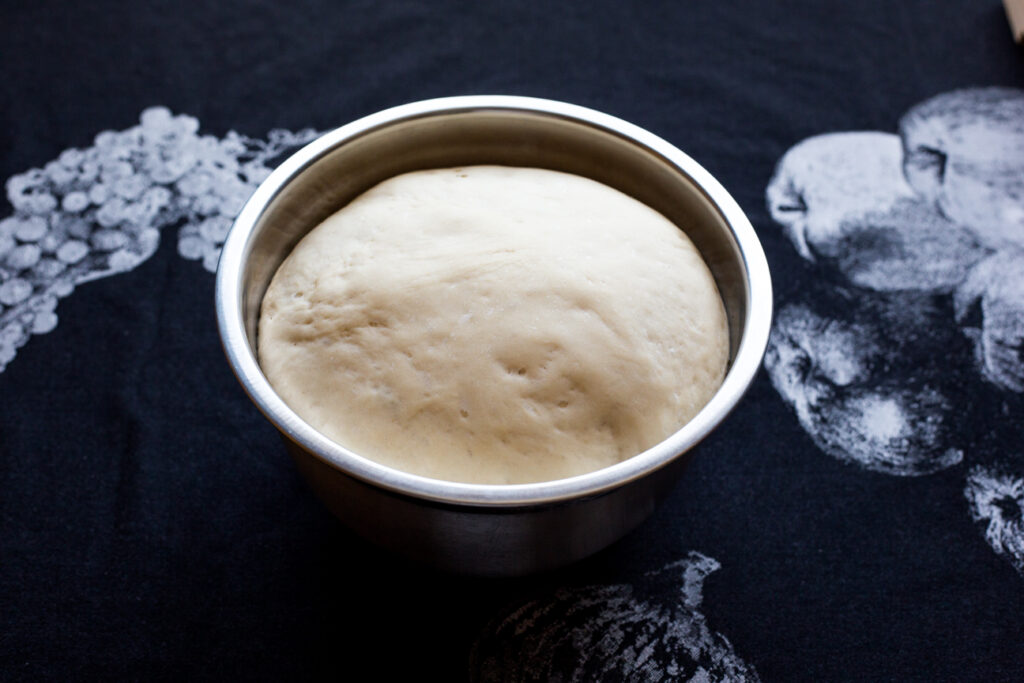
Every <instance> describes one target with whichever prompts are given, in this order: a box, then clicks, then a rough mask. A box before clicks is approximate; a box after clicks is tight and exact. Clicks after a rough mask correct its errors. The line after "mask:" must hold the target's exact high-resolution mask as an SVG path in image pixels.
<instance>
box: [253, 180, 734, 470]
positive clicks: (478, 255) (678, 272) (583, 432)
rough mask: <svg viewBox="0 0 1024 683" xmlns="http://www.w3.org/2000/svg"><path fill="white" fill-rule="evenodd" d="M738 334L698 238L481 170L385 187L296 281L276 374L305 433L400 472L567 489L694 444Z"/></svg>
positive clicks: (614, 201) (279, 282)
mask: <svg viewBox="0 0 1024 683" xmlns="http://www.w3.org/2000/svg"><path fill="white" fill-rule="evenodd" d="M728 347H729V344H728V332H727V328H726V322H725V313H724V310H723V307H722V302H721V299H720V297H719V295H718V290H717V289H716V287H715V283H714V280H713V279H712V277H711V274H710V273H709V271H708V269H707V267H706V266H705V264H704V262H703V261H702V260H701V257H700V256H699V254H698V252H697V250H696V249H695V248H694V246H693V244H692V243H691V242H690V240H689V239H688V238H687V237H686V236H685V235H684V234H683V232H682V231H680V230H679V228H677V227H676V226H675V225H673V224H672V223H670V222H669V221H668V220H667V219H666V218H664V217H663V216H662V215H660V214H659V213H657V212H655V211H654V210H652V209H650V208H648V207H647V206H645V205H643V204H641V203H640V202H638V201H636V200H634V199H632V198H630V197H628V196H626V195H624V194H622V193H620V192H618V191H616V190H613V189H611V188H609V187H606V186H604V185H602V184H600V183H597V182H595V181H592V180H588V179H585V178H582V177H579V176H575V175H569V174H566V173H558V172H554V171H546V170H540V169H529V168H508V167H500V166H474V167H467V168H456V169H437V170H430V171H419V172H415V173H409V174H406V175H401V176H397V177H395V178H392V179H390V180H387V181H385V182H383V183H381V184H380V185H378V186H376V187H374V188H373V189H371V190H370V191H368V192H366V193H365V194H363V195H361V196H360V197H358V198H357V199H356V200H354V201H353V202H352V203H350V204H349V205H348V206H346V207H345V208H343V209H342V210H341V211H339V212H338V213H336V214H334V215H333V216H331V217H330V218H328V219H327V220H326V221H324V222H323V223H322V224H321V225H319V226H318V227H317V228H316V229H314V230H313V231H312V232H310V233H309V234H308V235H307V236H306V237H305V238H304V239H303V240H302V241H301V242H300V243H299V245H298V246H297V247H296V248H295V250H294V251H293V252H292V254H291V255H290V256H289V257H288V258H287V259H286V260H285V262H284V263H283V264H282V265H281V267H280V269H279V270H278V272H277V274H276V275H275V276H274V279H273V281H272V282H271V283H270V287H269V289H268V290H267V293H266V296H265V297H264V299H263V308H262V313H261V318H260V326H259V356H260V363H261V365H262V367H263V370H264V371H265V373H266V375H267V377H268V378H269V380H270V382H271V384H272V385H273V386H274V388H275V389H276V390H277V392H278V393H279V394H280V395H281V397H282V398H283V399H284V400H285V401H286V402H287V403H288V404H289V405H290V406H291V407H292V409H293V410H295V412H296V413H298V414H299V415H300V416H301V417H302V418H303V419H305V420H306V421H307V422H309V424H311V425H312V426H313V427H315V428H316V429H318V430H320V431H321V432H322V433H324V434H325V435H327V436H328V437H330V438H332V439H333V440H335V441H337V442H338V443H340V444H342V445H344V446H346V447H347V448H349V449H351V450H353V451H355V452H356V453H359V454H360V455H363V456H365V457H367V458H370V459H373V460H376V461H378V462H380V463H383V464H386V465H389V466H391V467H394V468H397V469H400V470H404V471H407V472H412V473H415V474H420V475H424V476H427V477H433V478H437V479H448V480H454V481H462V482H476V483H488V484H511V483H524V482H533V481H543V480H551V479H560V478H563V477H569V476H573V475H577V474H582V473H585V472H589V471H592V470H596V469H599V468H602V467H606V466H608V465H612V464H614V463H617V462H619V461H621V460H623V459H625V458H629V457H631V456H633V455H635V454H637V453H640V452H641V451H643V450H645V449H647V448H649V447H650V446H653V445H654V444H656V443H658V442H659V441H661V440H663V439H664V438H665V437H667V436H668V435H669V434H671V433H672V432H674V431H676V430H677V429H679V428H680V427H681V426H682V425H683V424H684V423H686V422H687V421H688V420H689V419H690V418H691V417H693V416H694V415H695V414H696V413H697V411H698V410H700V408H701V407H702V406H703V405H704V404H705V403H706V402H707V401H708V400H709V399H710V398H711V396H712V394H714V392H715V390H716V389H717V388H718V386H719V385H720V383H721V381H722V378H723V375H724V372H725V367H726V362H727V357H728Z"/></svg>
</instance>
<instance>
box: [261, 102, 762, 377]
mask: <svg viewBox="0 0 1024 683" xmlns="http://www.w3.org/2000/svg"><path fill="white" fill-rule="evenodd" d="M474 164H498V165H506V166H531V167H537V168H547V169H552V170H557V171H565V172H568V173H574V174H577V175H581V176H585V177H589V178H592V179H594V180H597V181H599V182H602V183H605V184H606V185H610V186H611V187H614V188H616V189H618V190H620V191H622V192H624V193H626V194H628V195H630V196H632V197H634V198H636V199H638V200H639V201H641V202H643V203H645V204H647V205H648V206H651V207H652V208H654V209H656V210H657V211H659V212H661V213H662V214H663V215H664V216H666V217H667V218H668V219H669V220H671V221H672V222H673V223H675V224H676V225H678V226H680V227H681V228H682V229H683V230H684V231H685V232H686V233H687V234H688V235H689V237H690V239H692V240H693V242H694V244H695V245H696V246H697V248H698V249H699V250H700V251H701V254H702V255H703V257H704V259H705V261H706V262H707V264H708V266H709V268H710V269H711V272H712V274H713V275H714V277H715V280H716V282H717V284H718V288H719V291H720V293H721V294H722V299H723V301H724V303H725V308H726V315H727V318H728V323H729V334H730V342H731V354H730V357H733V356H735V353H736V349H737V347H738V344H739V341H740V338H741V337H742V334H743V321H744V319H745V317H746V309H747V305H748V292H747V289H746V278H745V275H744V266H743V257H742V254H741V252H740V249H739V245H738V243H737V241H736V239H735V237H734V236H733V234H732V231H731V230H730V229H729V227H728V225H727V223H726V221H725V219H724V218H723V216H722V214H721V213H720V212H719V211H718V209H716V208H715V206H714V204H713V203H712V202H711V201H710V199H709V198H708V197H707V195H706V194H705V193H704V192H703V191H702V190H701V189H700V188H699V187H698V186H697V185H696V184H695V183H694V182H692V181H690V179H689V178H688V177H687V176H685V173H684V172H683V171H681V170H680V169H679V168H678V167H677V166H675V165H674V164H672V163H671V162H670V161H668V160H667V159H665V158H664V157H662V156H660V155H658V154H657V153H655V152H652V151H651V150H649V149H648V148H646V147H644V146H642V145H640V144H638V143H637V142H635V141H633V140H630V139H628V138H626V137H623V136H621V135H618V134H615V133H613V132H609V131H608V130H605V129H603V128H598V127H595V126H593V125H591V124H588V123H585V122H580V121H576V120H572V119H566V118H562V117H559V116H555V115H552V114H544V113H536V112H524V111H516V110H511V111H510V110H500V109H495V110H490V109H471V110H466V111H456V112H451V113H443V114H431V115H428V116H423V117H419V118H413V119H407V120H402V121H399V122H397V123H395V122H393V123H389V124H388V125H386V126H381V127H378V128H375V129H369V130H365V131H363V132H362V133H360V134H358V135H356V136H354V137H352V138H350V139H348V140H346V141H345V142H344V143H343V144H341V145H339V146H336V147H334V148H333V149H331V150H329V151H327V152H325V153H324V154H322V155H321V156H319V157H318V158H316V159H315V160H313V161H312V162H310V163H309V164H308V165H307V166H306V168H305V169H304V170H303V171H302V173H301V174H300V175H299V176H297V177H295V178H293V179H292V180H291V182H289V183H287V184H286V185H285V186H284V187H283V188H282V189H281V190H280V191H279V192H278V194H277V195H276V196H275V197H274V198H273V199H272V200H271V201H270V202H269V204H268V206H267V207H266V210H265V211H264V212H263V214H262V215H261V217H260V218H259V221H258V222H257V224H256V226H255V229H254V230H253V232H252V234H251V236H250V239H249V243H248V245H247V249H248V255H247V256H248V257H247V258H245V260H244V263H245V264H246V265H245V270H244V273H243V282H244V286H243V289H242V297H243V301H242V311H243V312H244V319H245V325H246V333H247V336H248V342H249V345H250V347H251V348H252V350H253V353H254V354H255V353H256V329H257V323H258V318H259V308H260V304H261V302H262V299H263V294H264V292H265V291H266V289H267V286H268V285H269V283H270V280H271V278H272V277H273V275H274V272H275V271H276V270H277V268H278V266H279V265H280V264H281V262H282V261H283V260H284V258H285V257H286V256H287V255H288V254H289V253H290V252H291V250H292V248H293V247H294V246H295V244H296V243H297V242H298V241H299V240H300V239H301V238H302V237H303V236H304V235H305V234H306V233H307V232H308V231H309V230H311V229H312V228H313V227H315V226H316V225H318V224H319V223H320V222H321V221H323V220H324V219H325V218H327V217H328V216H330V215H331V214H332V213H334V212H335V211H337V210H338V209H340V208H341V207H343V206H344V205H345V204H347V203H348V202H349V201H351V200H352V199H354V198H355V197H356V196H358V195H359V194H360V193H362V192H364V191H366V190H368V189H369V188H371V187H373V186H374V185H376V184H377V183H379V182H381V181H383V180H385V179H387V178H390V177H392V176H395V175H398V174H400V173H405V172H408V171H414V170H421V169H429V168H445V167H457V166H469V165H474Z"/></svg>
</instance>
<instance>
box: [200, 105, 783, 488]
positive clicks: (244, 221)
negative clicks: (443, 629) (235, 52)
mask: <svg viewBox="0 0 1024 683" xmlns="http://www.w3.org/2000/svg"><path fill="white" fill-rule="evenodd" d="M474 111H502V112H514V113H521V114H523V115H533V116H548V117H554V118H558V119H564V120H569V121H571V122H575V123H578V124H581V125H584V126H588V127H591V128H594V129H597V130H599V131H603V132H605V133H611V134H613V135H616V136H619V137H621V138H624V139H626V140H628V141H630V142H632V143H634V144H636V145H637V146H638V147H641V148H644V149H645V150H646V151H647V152H649V153H654V154H656V155H657V156H659V157H661V158H662V159H663V160H665V161H666V162H668V163H669V164H671V165H672V166H673V167H675V169H676V170H678V171H679V173H680V174H681V176H683V177H684V178H685V179H688V180H689V182H690V183H692V184H693V186H694V187H695V188H696V189H697V190H699V191H700V192H702V193H703V194H704V195H705V197H706V198H707V199H708V200H709V201H710V202H711V204H712V205H713V206H714V207H715V208H716V209H717V210H718V212H719V213H720V214H721V216H722V218H723V220H724V222H725V224H726V225H727V226H728V227H729V229H730V230H731V232H732V235H733V239H734V240H735V241H736V243H737V245H738V247H739V251H740V255H741V258H742V261H743V266H744V271H745V274H746V281H745V285H746V293H747V300H748V306H747V311H746V315H745V319H744V327H743V330H744V332H743V335H742V338H741V339H740V343H739V346H738V348H737V351H736V355H735V357H734V358H733V362H732V365H731V367H730V368H729V371H728V372H727V374H726V378H725V380H724V382H723V383H722V386H721V387H720V388H719V389H718V391H717V392H716V393H715V395H714V396H713V397H712V399H711V401H710V402H708V404H707V405H705V406H704V408H703V409H701V411H700V412H699V413H698V414H697V415H696V416H695V417H694V418H693V419H692V420H690V421H689V422H688V423H686V424H685V425H684V426H683V427H681V428H680V429H679V430H678V431H676V432H675V433H673V434H671V435H670V436H669V437H668V438H666V439H665V440H664V441H661V442H660V443H658V444H655V445H654V446H652V447H651V448H649V449H647V450H646V451H644V452H642V453H639V454H637V455H635V456H633V457H631V458H629V459H627V460H624V461H622V462H620V463H617V464H615V465H612V466H610V467H606V468H604V469H600V470H597V471H594V472H588V473H586V474H582V475H578V476H575V477H570V478H566V479H558V480H553V481H544V482H536V483H529V484H467V483H461V482H452V481H444V480H439V479H431V478H428V477H423V476H419V475H415V474H410V473H408V472H403V471H400V470H396V469H393V468H391V467H387V466H385V465H381V464H379V463H377V462H374V461H372V460H370V459H368V458H365V457H363V456H360V455H358V454H357V453H355V452H353V451H351V450H349V449H347V448H345V447H343V446H341V445H339V444H337V443H335V442H334V441H331V440H330V439H328V438H327V437H325V436H324V435H322V434H321V433H320V432H318V431H317V430H315V429H314V428H313V427H311V426H310V425H309V424H307V423H306V422H305V421H304V420H302V418H300V417H299V416H298V415H297V414H296V413H295V412H294V411H292V410H291V408H289V407H288V406H287V405H286V404H285V403H284V401H283V400H282V399H281V398H280V397H279V396H278V395H277V393H276V392H275V391H274V390H273V388H272V387H271V386H270V383H269V381H268V380H267V378H266V377H265V376H264V375H263V372H262V370H261V369H260V366H259V363H258V361H257V359H256V357H255V355H254V354H253V352H252V349H251V348H250V346H249V343H248V335H247V334H246V326H245V320H244V317H243V309H242V293H243V288H244V282H243V280H242V276H243V273H244V271H245V261H246V258H247V257H248V255H249V251H250V249H251V244H252V234H253V231H254V229H255V227H256V225H257V223H258V221H259V219H260V217H261V215H262V214H263V212H264V211H265V210H266V208H267V207H268V206H269V205H270V203H271V202H272V201H273V200H274V199H275V198H276V197H277V196H278V195H279V194H280V193H281V191H282V190H283V189H284V188H285V187H286V186H287V185H288V184H289V183H291V182H293V181H295V180H296V179H298V178H299V177H300V176H301V174H302V172H303V171H304V170H305V169H306V168H308V167H309V166H311V165H312V164H314V163H316V162H317V161H318V160H319V159H320V158H322V157H323V156H325V155H327V154H328V153H330V152H331V151H332V150H333V149H335V148H337V147H339V146H341V145H344V144H346V143H347V142H349V141H351V140H353V139H356V138H358V137H361V136H363V135H366V134H368V133H370V132H372V131H376V130H379V129H380V128H382V127H386V126H390V125H393V124H396V123H400V122H405V121H410V120H414V119H419V118H423V117H430V116H438V115H450V114H455V113H471V112H474ZM215 300H216V301H215V303H216V314H217V324H218V328H219V331H220V337H221V342H222V345H223V347H224V352H225V354H226V356H227V359H228V362H229V363H230V365H231V368H232V370H233V371H234V373H235V375H236V376H237V377H238V380H239V382H240V383H241V384H242V387H243V388H244V389H245V391H246V393H247V394H248V395H249V397H250V399H251V400H252V401H253V402H254V403H255V404H256V406H257V407H258V408H259V410H260V411H261V412H262V413H263V414H264V416H266V417H267V419H268V420H270V422H271V423H272V424H273V425H274V426H275V427H277V429H278V430H279V431H280V432H281V433H282V434H283V435H285V436H286V437H287V438H289V439H291V440H292V441H294V442H295V443H296V444H298V445H299V446H301V448H302V449H303V450H305V451H306V452H308V453H310V454H312V455H314V456H315V457H318V458H320V459H321V460H323V461H324V462H326V463H328V464H329V465H331V466H332V467H334V468H336V469H337V470H339V471H340V472H342V473H344V474H347V475H349V476H352V477H355V478H357V479H360V480H362V481H364V482H367V483H370V484H371V485H374V486H377V487H380V488H383V489H386V490H389V491H392V492H394V493H398V494H402V495H406V496H410V497H413V498H419V499H423V500H429V501H433V502H435V503H442V504H451V505H456V506H467V505H468V506H475V507H498V508H512V507H524V506H536V505H549V504H560V503H566V502H569V501H572V500H577V499H581V498H587V497H592V496H597V495H600V494H602V493H606V492H608V491H610V490H613V489H616V488H619V487H622V486H624V485H626V484H628V483H630V482H633V481H636V480H638V479H640V478H643V477H645V476H647V475H650V474H652V473H654V472H655V471H657V470H659V469H660V468H662V467H664V466H665V465H667V464H668V463H669V462H671V461H672V460H673V459H675V458H677V457H679V456H681V455H682V454H683V453H685V452H687V451H688V450H690V449H691V448H693V447H694V446H696V445H697V444H698V443H699V442H700V441H701V440H703V439H704V438H705V437H706V436H707V435H708V434H709V433H710V432H711V431H712V430H714V429H715V427H717V426H718V425H719V424H720V423H721V422H722V420H724V419H725V418H726V416H727V415H728V414H729V413H730V412H731V411H732V410H733V408H734V407H735V406H736V404H737V403H738V402H739V400H740V399H741V398H742V397H743V395H744V394H745V393H746V391H747V389H748V388H749V386H750V384H751V382H752V381H753V379H754V377H755V375H756V374H757V371H758V369H759V368H760V365H761V361H762V359H763V356H764V352H765V348H766V346H767V343H768V335H769V331H770V327H771V317H772V287H771V277H770V274H769V270H768V262H767V260H766V258H765V254H764V250H763V249H762V247H761V243H760V241H759V240H758V238H757V235H756V233H755V231H754V228H753V226H752V225H751V224H750V221H749V220H748V218H747V217H746V215H745V214H744V212H743V210H742V209H741V208H740V207H739V205H738V204H737V203H736V201H735V200H734V199H733V198H732V196H731V195H730V194H729V193H728V192H727V191H726V190H725V188H724V187H722V185H721V184H720V183H719V182H718V181H717V180H715V178H714V177H712V175H711V174H710V173H708V172H707V171H706V170H705V169H704V168H703V167H701V166H700V165H699V164H698V163H697V162H696V161H694V160H693V159H692V158H690V157H689V156H688V155H687V154H685V153H684V152H682V151H681V150H679V149H678V148H676V147H675V146H673V145H672V144H670V143H669V142H667V141H665V140H664V139H662V138H660V137H658V136H656V135H654V134H652V133H650V132H648V131H646V130H644V129H642V128H640V127H638V126H636V125H633V124H631V123H629V122H627V121H624V120H622V119H619V118H616V117H614V116H610V115H608V114H604V113H601V112H598V111H595V110H593V109H588V108H585V107H581V106H578V105H572V104H567V103H564V102H558V101H555V100H548V99H541V98H533V97H521V96H509V95H471V96H458V97H444V98H437V99H431V100H423V101H419V102H412V103H409V104H405V105H400V106H397V107H392V108H390V109H386V110H383V111H380V112H377V113H375V114H371V115H369V116H365V117H363V118H360V119H358V120H356V121H353V122H352V123H349V124H347V125H344V126H342V127H340V128H336V129H334V130H332V131H329V132H327V133H325V134H324V135H322V136H321V137H319V138H317V139H316V140H314V141H312V142H310V143H309V144H307V145H305V146H304V147H302V148H301V149H299V150H298V151H296V152H295V153H294V154H292V155H291V156H290V157H289V158H288V159H286V160H285V161H284V162H283V163H282V164H281V165H280V166H278V167H277V168H276V169H275V170H274V171H273V172H271V174H270V175H269V176H268V177H267V178H266V179H265V180H264V181H263V182H262V183H261V184H260V186H259V187H258V188H257V189H256V191H255V192H254V193H253V195H252V196H251V197H250V198H249V200H248V201H247V202H246V204H245V206H244V207H243V209H242V211H241V212H240V213H239V214H238V216H237V218H236V219H235V221H234V224H233V226H232V228H231V231H230V233H229V235H228V237H227V239H226V241H225V243H224V247H223V251H222V254H221V258H220V262H219V265H218V268H217V278H216V291H215Z"/></svg>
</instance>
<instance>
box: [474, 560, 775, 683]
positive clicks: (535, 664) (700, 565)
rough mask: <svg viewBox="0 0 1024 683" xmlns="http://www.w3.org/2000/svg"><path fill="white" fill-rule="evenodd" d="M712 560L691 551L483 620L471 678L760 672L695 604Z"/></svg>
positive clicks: (751, 675) (706, 681) (670, 677)
mask: <svg viewBox="0 0 1024 683" xmlns="http://www.w3.org/2000/svg"><path fill="white" fill-rule="evenodd" d="M719 567H720V565H719V563H718V562H717V561H716V560H714V559H712V558H710V557H707V556H705V555H702V554H701V553H698V552H691V553H690V554H689V555H688V556H687V557H686V559H683V560H679V561H676V562H672V563H669V564H667V565H665V566H664V567H663V568H661V569H659V570H657V571H653V572H649V573H647V574H645V575H644V576H643V577H641V578H640V579H639V580H638V581H637V582H636V584H635V585H632V584H619V585H611V586H587V587H583V588H572V589H562V590H559V591H557V592H556V593H555V594H554V595H553V596H550V597H548V598H542V599H538V600H533V601H530V602H528V603H526V604H524V605H522V606H520V607H518V608H517V609H514V610H512V611H511V612H509V613H507V614H505V615H504V616H502V617H500V618H499V619H497V620H496V621H495V622H494V623H492V624H491V625H490V626H488V627H487V628H486V629H485V630H484V632H483V633H482V634H481V636H480V637H479V638H478V640H477V642H476V645H475V646H474V648H473V654H472V658H471V664H470V679H471V680H473V681H475V682H486V681H507V682H510V683H511V682H514V681H579V682H584V681H605V680H617V681H619V680H626V681H645V682H646V681H694V682H700V683H713V682H718V681H735V682H737V683H739V682H742V681H751V682H752V681H758V680H759V678H758V676H757V672H756V671H755V670H754V668H753V667H752V666H750V665H749V664H747V663H746V662H744V661H743V660H742V659H740V657H739V656H738V655H737V654H736V653H735V651H734V650H733V647H732V645H731V644H730V643H729V640H728V639H727V638H726V637H725V636H723V635H721V634H719V633H716V632H714V631H712V630H711V628H710V627H709V626H708V624H707V619H706V617H705V616H704V615H703V614H702V613H701V612H700V611H699V608H700V605H701V602H702V600H703V585H704V579H705V578H706V577H707V576H708V575H709V574H711V573H712V572H714V571H715V570H717V569H718V568H719Z"/></svg>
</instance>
